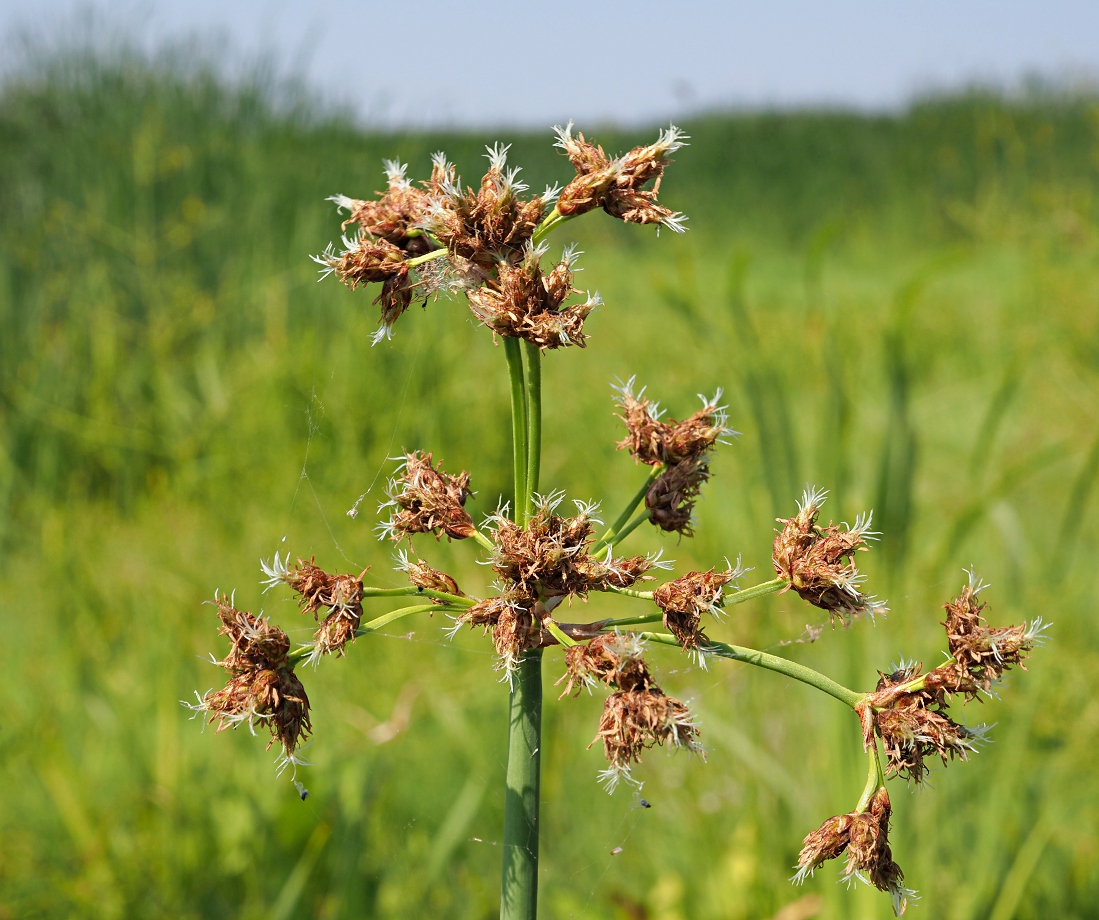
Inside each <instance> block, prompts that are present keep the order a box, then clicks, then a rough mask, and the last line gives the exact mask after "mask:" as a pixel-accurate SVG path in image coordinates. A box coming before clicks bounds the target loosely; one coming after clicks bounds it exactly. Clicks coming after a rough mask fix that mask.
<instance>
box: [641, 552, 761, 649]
mask: <svg viewBox="0 0 1099 920" xmlns="http://www.w3.org/2000/svg"><path fill="white" fill-rule="evenodd" d="M743 574H744V569H742V568H741V566H740V560H739V559H738V560H737V564H736V567H735V568H734V567H732V566H730V567H728V568H727V569H726V570H725V571H724V572H715V571H714V570H713V569H710V570H709V571H708V572H688V573H687V574H686V575H684V576H683V577H682V578H677V579H676V580H675V581H669V582H666V583H665V584H662V585H661V586H660V587H659V588H657V589H656V590H655V591H653V601H655V603H656V606H657V607H659V608H660V609H661V610H662V611H663V612H664V627H665V628H666V629H668V630H669V631H670V632H671V633H672V635H674V636H675V637H676V639H678V640H679V644H680V645H682V646H683V648H685V649H687V650H693V651H695V652H698V651H699V647H700V645H701V646H706V645H707V644H708V643H709V641H710V640H709V639H708V638H707V636H706V634H705V633H704V632H703V631H702V628H701V624H702V615H703V614H704V613H708V614H710V615H711V616H714V617H716V616H717V615H718V614H719V612H720V610H721V608H722V606H723V605H724V603H725V602H724V599H723V598H722V594H721V592H722V589H723V588H724V587H725V585H727V584H729V583H730V582H734V581H736V579H738V578H740V576H741V575H743ZM698 660H699V663H700V664H702V665H703V667H705V661H706V659H705V657H704V656H703V655H701V654H699V656H698Z"/></svg>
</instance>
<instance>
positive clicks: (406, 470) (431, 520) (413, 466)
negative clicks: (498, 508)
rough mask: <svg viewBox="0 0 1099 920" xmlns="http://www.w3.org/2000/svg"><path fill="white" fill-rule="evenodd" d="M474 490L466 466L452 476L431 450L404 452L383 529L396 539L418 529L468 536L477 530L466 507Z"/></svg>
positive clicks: (390, 489)
mask: <svg viewBox="0 0 1099 920" xmlns="http://www.w3.org/2000/svg"><path fill="white" fill-rule="evenodd" d="M473 494H474V493H473V491H472V490H471V489H470V487H469V473H467V472H465V471H464V470H463V471H462V472H461V473H459V474H458V475H457V476H452V475H450V474H449V473H446V472H444V471H443V468H442V464H441V463H440V464H439V466H438V467H436V466H434V465H433V464H432V461H431V454H430V453H426V454H425V453H422V452H421V451H413V452H412V453H410V454H406V455H405V459H404V464H403V467H402V469H401V471H400V473H399V474H398V475H397V476H396V477H394V478H393V479H391V480H390V482H389V486H388V496H389V501H387V502H386V503H385V504H383V505H382V508H386V507H392V508H393V509H394V511H393V513H392V515H391V517H390V520H389V521H388V522H387V523H385V524H383V525H382V527H381V529H382V531H383V533H385V534H386V535H387V536H389V538H390V539H392V540H394V541H398V540H401V539H403V538H406V537H407V538H411V537H412V535H413V534H417V533H433V534H435V537H436V539H439V538H440V537H442V535H443V534H446V536H447V537H449V538H452V539H455V540H465V539H467V538H468V537H472V536H473V534H474V533H476V528H475V527H474V526H473V518H471V517H470V516H469V514H468V513H467V512H466V510H465V508H464V507H463V506H464V505H465V503H466V500H467V499H468V498H469V497H470V496H471V495H473Z"/></svg>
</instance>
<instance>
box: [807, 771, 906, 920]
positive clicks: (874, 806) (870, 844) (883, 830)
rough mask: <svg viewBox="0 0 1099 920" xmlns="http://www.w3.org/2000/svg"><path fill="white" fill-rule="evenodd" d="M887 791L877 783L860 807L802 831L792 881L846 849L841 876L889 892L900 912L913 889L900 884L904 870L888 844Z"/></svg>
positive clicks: (888, 812) (902, 881)
mask: <svg viewBox="0 0 1099 920" xmlns="http://www.w3.org/2000/svg"><path fill="white" fill-rule="evenodd" d="M890 812H891V808H890V804H889V793H888V792H886V790H885V787H884V786H882V787H879V788H878V790H877V791H876V792H875V793H874V794H873V796H872V797H871V798H870V801H869V803H868V804H867V807H866V809H865V810H864V811H853V812H849V813H848V814H845V815H836V816H835V817H833V818H829V819H828V820H827V821H825V822H824V823H823V824H822V825H821V826H820V827H819V828H817V829H816V830H815V831H813V832H811V833H810V834H808V835H806V837H805V839H804V840H803V841H802V844H803V846H802V850H801V852H800V853H799V854H798V866H797V868H798V871H797V874H796V875H795V876H794V877H793V879H792V881H793V882H795V883H796V884H801V883H802V882H803V881H805V879H806V878H808V877H809V876H811V875H812V874H813V872H814V871H815V870H816V869H818V868H819V867H820V866H821V865H823V864H824V863H825V862H827V861H828V860H829V859H836V858H837V857H839V856H840V855H842V854H843V853H844V851H846V852H847V865H846V866H845V867H844V870H843V874H844V878H846V879H847V880H848V881H854V880H858V881H861V882H865V883H867V884H870V885H873V886H874V887H875V888H877V889H878V890H879V891H885V892H888V893H889V896H890V899H891V900H892V903H893V913H894V914H896V915H897V916H898V917H899V916H901V915H902V914H903V913H904V912H905V910H906V908H907V907H908V901H909V900H910V899H915V898H916V897H917V894H916V892H914V891H912V890H911V889H909V888H906V887H905V886H904V873H903V872H902V871H901V867H900V866H898V865H897V864H896V863H895V862H894V861H893V853H892V851H891V850H890V848H889V816H890Z"/></svg>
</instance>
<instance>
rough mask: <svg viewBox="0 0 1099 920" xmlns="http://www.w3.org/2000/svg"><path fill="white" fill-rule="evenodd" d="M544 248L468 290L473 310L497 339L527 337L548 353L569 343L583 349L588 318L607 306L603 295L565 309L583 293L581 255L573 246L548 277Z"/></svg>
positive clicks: (503, 266)
mask: <svg viewBox="0 0 1099 920" xmlns="http://www.w3.org/2000/svg"><path fill="white" fill-rule="evenodd" d="M545 251H546V250H545V247H544V246H543V247H532V246H529V245H528V246H527V248H526V250H525V252H524V257H523V260H522V261H521V262H518V263H516V264H514V265H509V264H506V263H504V264H501V265H500V266H499V269H498V279H497V280H495V281H490V282H488V283H487V284H486V285H485V286H484V287H479V288H476V289H474V290H471V291H468V292H467V295H466V296H467V297H468V298H469V306H470V310H472V311H473V315H474V316H476V317H477V318H478V319H479V320H480V321H481V322H482V323H484V324H485V325H486V326H487V327H488V328H489V329H491V330H492V331H493V332H494V333H496V334H497V335H502V336H506V337H508V338H522V339H526V340H527V341H528V342H530V343H531V344H532V345H537V346H538V347H539V348H541V349H542V350H543V351H544V350H546V349H552V348H562V347H565V346H568V345H579V346H580V347H581V348H583V347H584V344H585V342H586V341H587V336H585V335H584V320H585V319H587V317H588V314H589V313H591V311H592V310H593V309H594V308H595V307H597V306H599V304H601V303H602V300H601V299H600V297H599V295H598V294H594V295H592V294H589V295H588V298H587V300H586V301H584V302H583V303H573V304H570V305H569V306H562V304H563V303H564V301H565V299H566V298H567V297H569V295H570V294H573V293H580V291H579V289H577V288H574V287H573V286H572V265H573V263H574V262H575V261H576V252H575V250H573V249H572V248H571V247H570V248H568V249H566V250H565V254H564V257H563V258H562V260H561V261H560V262H559V263H558V264H557V265H556V266H555V267H554V269H553V270H552V271H551V272H550V273H549V274H548V275H543V274H542V270H541V268H540V267H539V260H540V259H541V257H542V255H543V254H544V253H545Z"/></svg>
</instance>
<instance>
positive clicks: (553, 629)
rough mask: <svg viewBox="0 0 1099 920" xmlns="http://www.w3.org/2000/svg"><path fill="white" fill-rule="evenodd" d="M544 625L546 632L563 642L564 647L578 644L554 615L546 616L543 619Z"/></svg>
mask: <svg viewBox="0 0 1099 920" xmlns="http://www.w3.org/2000/svg"><path fill="white" fill-rule="evenodd" d="M542 626H543V627H544V628H545V630H546V632H548V633H549V634H550V635H551V636H553V638H554V639H556V640H557V641H558V642H560V643H561V645H562V647H564V648H572V647H573V646H574V645H576V640H575V639H573V638H572V637H570V636H569V635H567V634H566V633H565V632H564V630H562V629H561V627H560V626H558V625H557V621H556V620H554V619H553V618H552V617H546V618H545V619H544V620H542Z"/></svg>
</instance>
